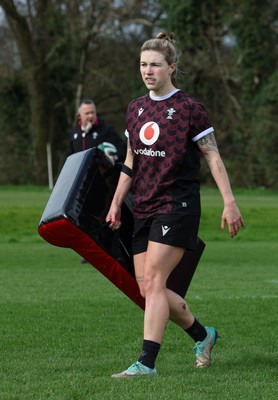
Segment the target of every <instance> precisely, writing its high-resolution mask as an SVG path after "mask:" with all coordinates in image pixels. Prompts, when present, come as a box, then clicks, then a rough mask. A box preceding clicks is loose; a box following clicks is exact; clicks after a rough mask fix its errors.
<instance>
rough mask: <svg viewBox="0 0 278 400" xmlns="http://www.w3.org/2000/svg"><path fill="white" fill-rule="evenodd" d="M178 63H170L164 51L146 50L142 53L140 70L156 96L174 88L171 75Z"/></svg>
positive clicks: (146, 83) (148, 86)
mask: <svg viewBox="0 0 278 400" xmlns="http://www.w3.org/2000/svg"><path fill="white" fill-rule="evenodd" d="M175 69H176V64H172V65H169V64H168V63H167V61H166V60H165V57H164V55H163V54H162V53H159V52H158V51H153V50H145V51H143V52H142V53H141V60H140V72H141V76H142V79H143V82H144V83H145V85H146V86H147V88H148V89H149V90H151V91H152V93H153V95H155V96H163V95H165V94H167V93H169V92H170V91H171V90H173V88H174V86H173V84H172V81H171V75H172V73H173V72H174V71H175Z"/></svg>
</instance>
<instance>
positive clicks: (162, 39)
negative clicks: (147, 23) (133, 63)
mask: <svg viewBox="0 0 278 400" xmlns="http://www.w3.org/2000/svg"><path fill="white" fill-rule="evenodd" d="M146 50H152V51H158V52H159V53H161V54H163V55H164V57H165V60H166V62H167V63H168V64H169V65H172V64H174V63H175V64H177V65H178V59H179V56H178V51H177V48H176V44H175V37H174V34H173V33H168V32H159V33H158V34H157V35H156V37H155V38H154V39H149V40H147V41H146V42H145V43H143V45H142V47H141V51H140V55H141V54H142V52H143V51H146ZM177 73H178V68H177V67H176V70H175V71H174V72H173V74H172V75H171V81H172V83H173V85H174V86H176V78H177Z"/></svg>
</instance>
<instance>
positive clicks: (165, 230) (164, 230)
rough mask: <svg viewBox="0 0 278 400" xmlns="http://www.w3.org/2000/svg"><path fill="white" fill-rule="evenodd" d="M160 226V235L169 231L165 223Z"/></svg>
mask: <svg viewBox="0 0 278 400" xmlns="http://www.w3.org/2000/svg"><path fill="white" fill-rule="evenodd" d="M161 228H162V236H165V235H166V233H167V232H169V230H170V229H171V228H169V227H168V226H167V225H165V226H163V225H161Z"/></svg>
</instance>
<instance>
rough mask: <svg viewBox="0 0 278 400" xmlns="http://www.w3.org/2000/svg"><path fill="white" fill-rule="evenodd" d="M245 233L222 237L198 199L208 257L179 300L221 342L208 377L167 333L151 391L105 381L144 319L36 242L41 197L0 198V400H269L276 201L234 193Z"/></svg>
mask: <svg viewBox="0 0 278 400" xmlns="http://www.w3.org/2000/svg"><path fill="white" fill-rule="evenodd" d="M235 194H236V198H237V201H238V204H239V206H240V208H241V211H242V213H243V216H244V219H245V223H246V226H245V228H244V229H243V230H242V231H241V233H240V234H239V236H238V237H236V238H234V239H230V238H229V236H228V233H227V231H224V232H223V231H221V230H220V216H221V210H222V208H221V200H220V197H219V194H218V192H217V191H216V190H214V189H204V190H203V216H202V224H201V229H200V236H201V238H202V239H203V240H204V241H205V242H206V244H207V248H206V250H205V252H204V255H203V257H202V259H201V262H200V264H199V267H198V270H197V271H196V274H195V276H194V279H193V281H192V284H191V286H190V289H189V291H188V296H187V300H188V302H189V304H190V306H191V309H192V311H193V312H194V314H195V315H196V316H197V318H198V319H199V320H200V321H202V322H204V323H205V324H211V325H213V326H215V327H217V329H218V330H219V332H220V334H221V336H222V337H221V339H220V340H219V342H218V344H217V346H216V347H215V349H214V351H213V364H212V366H211V368H209V369H205V370H197V369H195V368H194V367H193V364H194V354H193V353H192V351H191V349H192V347H193V343H192V342H191V340H190V339H189V338H188V337H187V336H186V335H185V334H184V333H183V332H182V331H181V330H179V329H178V328H177V327H175V326H174V325H173V324H171V323H170V324H169V326H168V328H167V331H166V334H165V339H164V342H163V346H162V349H161V352H160V354H159V357H158V360H157V365H156V366H157V369H158V372H159V376H158V377H156V378H153V379H133V380H113V379H111V378H110V376H111V374H112V373H114V372H118V371H121V370H122V369H125V368H126V367H127V366H129V364H131V363H132V362H134V361H135V359H136V357H137V355H138V354H139V352H140V350H141V340H142V327H143V325H142V318H143V312H142V311H141V310H140V309H139V308H138V307H137V306H136V305H135V304H133V303H132V302H131V301H130V300H129V299H128V298H127V297H125V296H124V295H123V294H122V293H121V292H120V291H119V290H118V289H117V288H115V287H114V286H113V285H112V284H111V283H110V282H109V281H108V280H106V279H105V278H104V277H103V276H102V275H101V274H100V273H99V272H98V271H96V270H95V269H94V268H93V267H92V266H91V265H90V264H80V257H79V255H78V254H76V253H74V252H73V251H72V250H69V249H62V248H57V247H54V246H51V245H50V244H48V243H46V242H44V241H43V240H42V239H41V238H40V237H39V236H38V234H37V226H38V222H39V219H40V216H41V214H42V211H43V209H44V206H45V204H46V202H47V199H48V198H49V195H50V193H49V191H48V190H47V189H46V188H28V187H26V188H22V187H19V188H13V187H0V313H1V324H0V332H1V333H0V335H1V336H0V339H1V340H0V357H1V368H0V400H46V399H50V400H90V399H94V400H108V399H113V400H114V399H115V400H118V399H119V400H133V399H135V400H137V399H138V400H139V399H140V400H142V399H144V400H151V399H154V400H168V399H169V400H181V399H187V400H201V399H204V400H228V399H229V400H234V399H235V400H237V399H244V400H245V399H246V400H257V399H261V400H271V399H276V398H277V370H278V351H277V305H278V301H277V285H278V273H277V264H278V255H277V239H278V231H277V221H278V202H277V193H269V192H266V191H264V190H256V191H236V192H235Z"/></svg>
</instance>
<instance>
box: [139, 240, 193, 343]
mask: <svg viewBox="0 0 278 400" xmlns="http://www.w3.org/2000/svg"><path fill="white" fill-rule="evenodd" d="M183 254H184V249H182V248H179V247H173V246H168V245H164V244H160V243H155V242H149V246H148V250H147V252H146V253H142V254H139V255H136V256H135V257H134V264H135V271H136V277H137V281H138V284H139V287H140V290H141V294H142V295H143V296H144V297H145V299H146V307H145V317H144V339H146V340H151V341H154V342H156V343H161V342H162V338H163V335H164V331H165V328H166V325H167V322H168V320H169V317H170V313H171V316H172V318H173V320H174V322H176V323H177V322H179V324H181V325H183V326H184V327H185V328H187V326H190V324H191V314H189V309H188V308H187V307H186V306H185V302H184V300H183V299H182V298H181V297H180V296H178V295H175V293H173V292H171V291H169V290H168V289H166V281H167V279H168V276H169V275H170V273H171V272H172V270H173V269H174V268H175V266H176V265H177V264H178V262H179V261H180V260H181V258H182V256H183ZM187 319H188V321H187ZM192 321H194V317H193V316H192ZM183 326H182V327H183ZM185 328H184V329H185Z"/></svg>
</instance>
